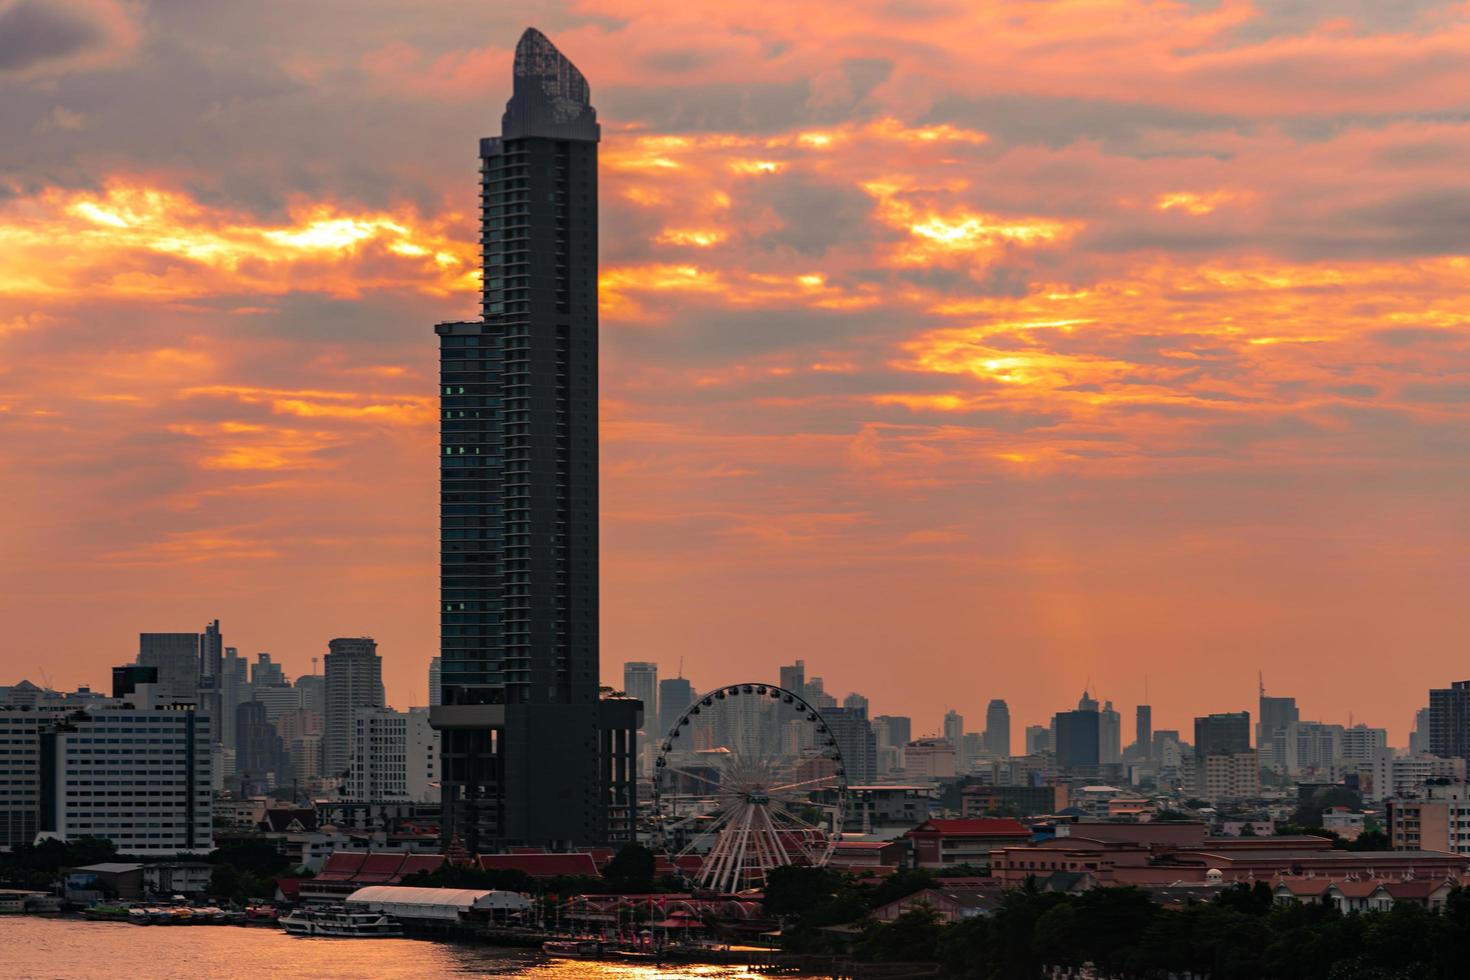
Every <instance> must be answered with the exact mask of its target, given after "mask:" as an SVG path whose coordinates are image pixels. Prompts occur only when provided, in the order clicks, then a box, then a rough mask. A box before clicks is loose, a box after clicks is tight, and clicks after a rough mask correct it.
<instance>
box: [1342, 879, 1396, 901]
mask: <svg viewBox="0 0 1470 980" xmlns="http://www.w3.org/2000/svg"><path fill="white" fill-rule="evenodd" d="M1332 884H1333V885H1334V886H1335V887H1336V888H1337V890H1338V891H1339V892H1341V893H1342V894H1343V895H1344V896H1345V897H1347V898H1367V897H1368V896H1369V895H1372V894H1373V893H1374V892H1376V891H1377V890H1378V889H1380V888H1382V887H1383V882H1381V881H1371V880H1370V881H1334V882H1333V883H1332Z"/></svg>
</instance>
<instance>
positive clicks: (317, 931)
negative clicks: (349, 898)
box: [280, 907, 403, 939]
mask: <svg viewBox="0 0 1470 980" xmlns="http://www.w3.org/2000/svg"><path fill="white" fill-rule="evenodd" d="M280 923H281V926H282V927H283V928H284V929H285V930H286V931H287V932H289V933H290V934H291V935H293V936H336V937H340V938H344V939H374V938H377V939H381V938H387V937H393V936H401V935H403V927H402V926H400V925H399V924H398V920H397V919H395V918H393V916H391V915H388V914H387V913H385V912H363V911H350V912H349V911H347V910H346V909H342V908H337V907H332V908H321V909H296V910H295V911H293V912H291V913H290V914H289V915H283V916H281V918H280Z"/></svg>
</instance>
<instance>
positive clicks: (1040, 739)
mask: <svg viewBox="0 0 1470 980" xmlns="http://www.w3.org/2000/svg"><path fill="white" fill-rule="evenodd" d="M1051 750H1052V745H1051V729H1050V728H1048V727H1047V726H1045V725H1027V726H1026V754H1027V755H1036V754H1037V753H1038V752H1050V751H1051Z"/></svg>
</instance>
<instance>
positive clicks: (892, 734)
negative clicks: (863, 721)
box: [873, 715, 914, 749]
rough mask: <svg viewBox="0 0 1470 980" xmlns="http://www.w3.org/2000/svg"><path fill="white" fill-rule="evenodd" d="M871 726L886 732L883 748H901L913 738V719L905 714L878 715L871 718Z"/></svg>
mask: <svg viewBox="0 0 1470 980" xmlns="http://www.w3.org/2000/svg"><path fill="white" fill-rule="evenodd" d="M873 727H874V729H875V730H876V731H883V732H886V733H887V734H886V738H885V740H884V743H883V744H884V747H885V748H895V749H901V748H903V747H904V746H906V745H908V744H909V743H910V742H912V741H913V740H914V720H913V719H912V718H910V717H909V716H907V715H879V716H878V717H876V718H874V719H873Z"/></svg>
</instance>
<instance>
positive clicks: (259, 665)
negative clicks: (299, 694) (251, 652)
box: [250, 653, 291, 687]
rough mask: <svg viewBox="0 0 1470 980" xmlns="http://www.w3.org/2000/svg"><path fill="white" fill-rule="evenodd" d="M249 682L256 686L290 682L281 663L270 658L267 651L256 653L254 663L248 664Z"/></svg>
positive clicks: (274, 685)
mask: <svg viewBox="0 0 1470 980" xmlns="http://www.w3.org/2000/svg"><path fill="white" fill-rule="evenodd" d="M250 683H252V684H254V685H255V686H256V687H283V686H285V685H287V684H290V683H291V681H290V679H289V678H288V677H287V676H286V672H285V671H284V670H283V669H281V665H280V664H278V663H276V662H274V661H273V660H271V655H270V654H268V653H257V654H256V655H255V663H254V664H252V665H251V666H250Z"/></svg>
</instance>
